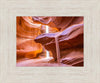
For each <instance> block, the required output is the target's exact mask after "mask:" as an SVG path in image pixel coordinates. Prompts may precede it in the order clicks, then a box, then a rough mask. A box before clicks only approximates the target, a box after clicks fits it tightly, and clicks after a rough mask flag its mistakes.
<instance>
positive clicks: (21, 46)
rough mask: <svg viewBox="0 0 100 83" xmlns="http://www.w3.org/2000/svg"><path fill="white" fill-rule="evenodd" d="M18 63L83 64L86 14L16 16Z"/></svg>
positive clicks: (37, 65) (44, 64)
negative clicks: (69, 15)
mask: <svg viewBox="0 0 100 83" xmlns="http://www.w3.org/2000/svg"><path fill="white" fill-rule="evenodd" d="M16 25H17V26H16V30H17V32H16V40H17V42H16V53H17V54H16V59H17V60H16V66H17V67H31V66H32V67H44V66H45V67H46V66H47V67H59V66H60V67H61V66H66V67H69V66H83V65H84V55H83V45H84V42H83V41H84V39H83V27H84V22H83V17H63V16H62V17H60V16H59V17H55V16H18V17H16Z"/></svg>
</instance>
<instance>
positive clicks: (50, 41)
mask: <svg viewBox="0 0 100 83" xmlns="http://www.w3.org/2000/svg"><path fill="white" fill-rule="evenodd" d="M58 34H59V35H58ZM57 35H58V36H57ZM56 36H57V37H58V42H59V48H60V56H61V57H62V56H63V54H62V52H63V51H64V50H67V49H72V48H77V47H78V48H83V24H77V25H72V26H70V27H68V28H67V29H65V30H64V31H62V32H57V33H44V34H42V35H39V36H38V37H36V39H35V41H36V42H37V43H41V44H42V45H44V46H45V48H46V49H47V50H49V51H51V52H52V53H53V57H54V59H55V60H56V59H57V54H56V46H55V37H56ZM66 53H67V52H66Z"/></svg>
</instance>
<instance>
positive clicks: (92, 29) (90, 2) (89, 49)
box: [0, 0, 100, 83]
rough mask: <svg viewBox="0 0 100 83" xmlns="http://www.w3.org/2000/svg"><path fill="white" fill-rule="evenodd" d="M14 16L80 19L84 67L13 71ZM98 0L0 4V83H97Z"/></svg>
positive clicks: (2, 0) (9, 0) (99, 60)
mask: <svg viewBox="0 0 100 83" xmlns="http://www.w3.org/2000/svg"><path fill="white" fill-rule="evenodd" d="M16 16H84V62H85V63H84V64H85V65H84V67H16ZM99 28H100V0H27V1H26V0H0V83H100V44H99V43H100V36H99V35H100V29H99Z"/></svg>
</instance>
